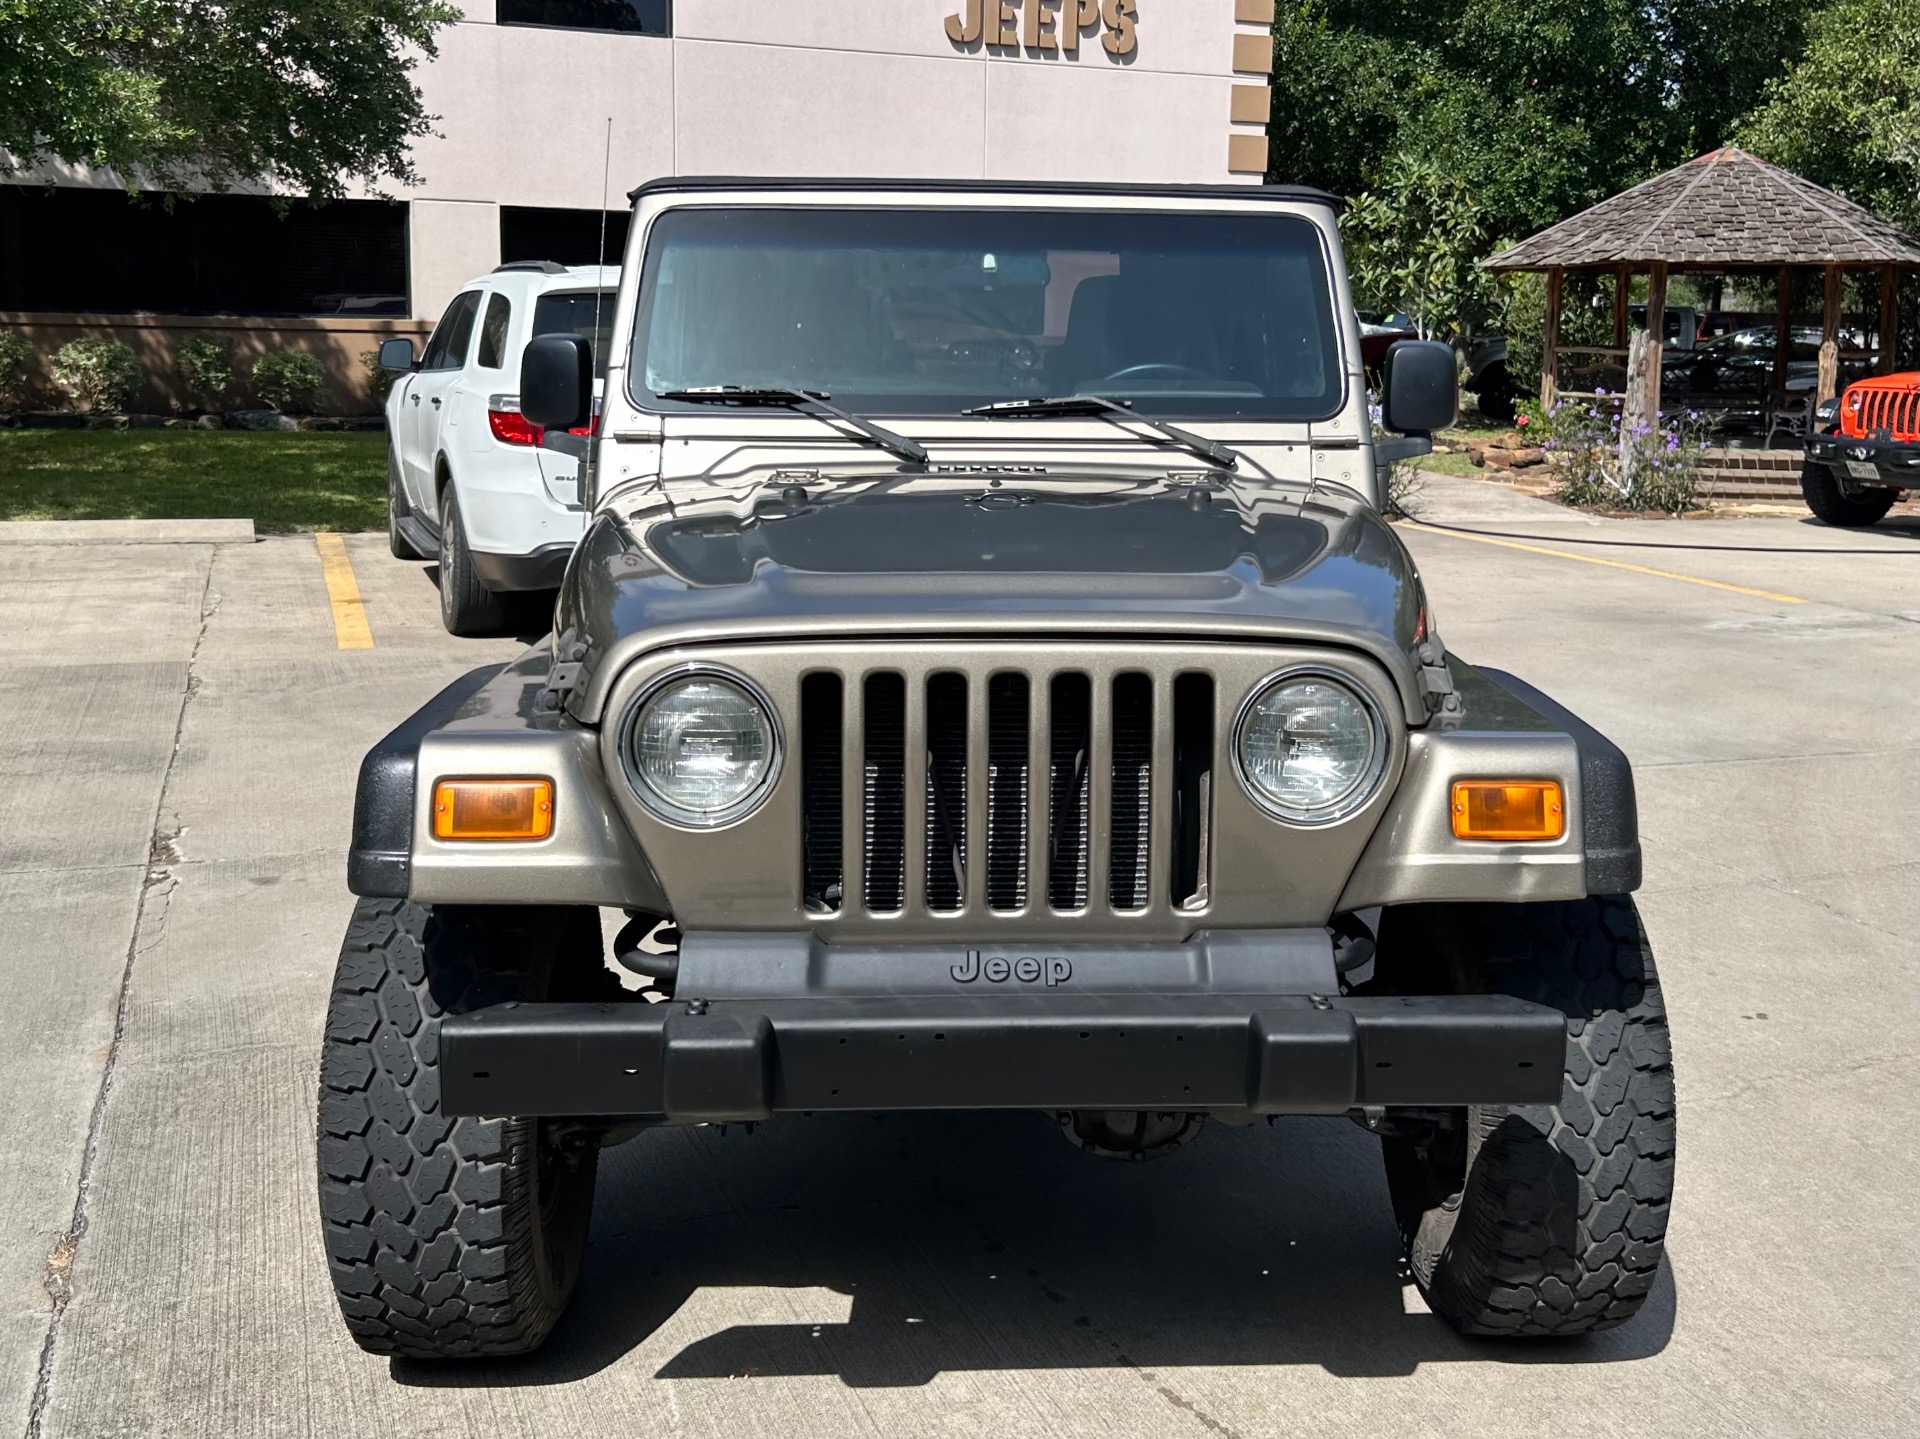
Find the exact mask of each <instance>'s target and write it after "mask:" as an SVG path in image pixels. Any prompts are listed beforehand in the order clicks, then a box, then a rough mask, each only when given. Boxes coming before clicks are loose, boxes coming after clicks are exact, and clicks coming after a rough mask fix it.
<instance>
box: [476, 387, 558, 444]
mask: <svg viewBox="0 0 1920 1439" xmlns="http://www.w3.org/2000/svg"><path fill="white" fill-rule="evenodd" d="M487 428H488V429H490V430H492V431H493V437H494V438H495V439H496V440H498V441H499V442H500V443H501V444H503V445H537V444H539V443H540V437H541V435H542V434H543V433H544V432H543V431H542V430H541V428H540V427H539V426H538V425H536V424H533V423H532V422H531V421H529V420H528V419H527V417H526V416H525V415H523V414H521V413H520V397H519V396H518V395H489V396H487Z"/></svg>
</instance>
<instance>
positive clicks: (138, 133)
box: [0, 0, 457, 199]
mask: <svg viewBox="0 0 1920 1439" xmlns="http://www.w3.org/2000/svg"><path fill="white" fill-rule="evenodd" d="M456 13H457V12H456V11H455V10H454V9H452V8H451V7H450V6H448V5H446V4H443V3H441V0H302V3H300V4H297V5H296V4H269V3H264V0H224V3H221V4H209V3H201V0H0V152H3V153H0V170H4V169H6V168H8V164H9V162H8V156H9V155H10V156H11V165H12V167H16V168H17V167H24V166H31V165H33V164H36V163H40V162H45V161H48V160H58V161H64V162H66V163H67V164H71V165H87V166H91V167H94V168H96V169H105V170H112V171H115V172H117V173H119V174H120V175H121V176H122V177H123V178H125V179H126V180H127V182H128V183H129V184H130V185H131V184H134V183H136V180H137V179H142V178H143V179H144V180H145V181H146V182H148V183H151V184H157V185H160V186H170V187H174V188H180V187H184V186H191V187H194V188H201V187H205V186H212V187H213V188H215V189H225V188H228V187H229V186H232V185H234V184H238V183H243V182H250V181H265V182H267V183H270V184H273V185H275V186H277V187H279V188H282V189H286V190H291V191H295V192H298V193H303V194H307V195H312V196H314V197H316V198H322V199H325V198H332V197H336V196H338V195H340V194H341V193H343V191H344V189H345V185H346V182H347V181H348V180H349V179H360V180H364V181H367V182H369V183H376V184H377V183H379V182H380V181H382V180H384V179H394V180H399V181H402V182H409V181H411V180H412V179H413V168H412V163H411V160H410V158H409V150H410V147H411V144H412V142H413V141H414V140H416V139H418V138H419V137H420V136H422V135H425V134H426V133H428V130H429V125H430V117H429V116H427V115H426V114H425V113H424V111H423V109H422V107H421V101H420V92H419V90H418V89H417V88H416V86H415V85H414V83H413V70H414V68H415V66H416V65H418V64H419V62H420V60H421V59H423V58H431V57H432V56H433V55H434V54H435V53H436V52H435V49H434V33H435V31H436V30H438V29H439V28H440V27H441V26H442V25H445V24H448V23H450V22H451V21H452V20H453V19H454V18H455V16H456Z"/></svg>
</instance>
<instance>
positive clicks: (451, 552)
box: [380, 260, 620, 635]
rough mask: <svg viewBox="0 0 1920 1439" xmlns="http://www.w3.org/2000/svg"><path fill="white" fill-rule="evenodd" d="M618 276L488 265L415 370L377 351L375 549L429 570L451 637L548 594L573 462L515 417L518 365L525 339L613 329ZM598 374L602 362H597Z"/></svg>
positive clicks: (403, 358) (407, 350)
mask: <svg viewBox="0 0 1920 1439" xmlns="http://www.w3.org/2000/svg"><path fill="white" fill-rule="evenodd" d="M619 284H620V272H619V270H618V269H616V268H614V267H611V266H600V265H587V266H580V267H577V268H574V269H568V268H567V267H565V266H563V265H556V264H554V263H553V262H552V261H548V260H522V261H516V262H515V263H513V264H510V265H502V266H501V267H500V268H499V269H497V270H495V271H494V272H493V273H492V274H491V275H487V276H484V277H483V278H481V279H478V280H475V281H474V282H473V283H471V284H469V285H468V286H466V287H465V288H464V289H462V290H461V291H460V293H459V294H458V295H456V296H454V298H453V303H452V304H450V305H448V306H447V311H446V313H445V314H444V315H442V316H441V317H440V323H439V324H438V325H436V326H434V329H433V336H432V338H431V339H429V340H428V341H427V349H426V353H425V354H424V355H422V356H421V357H420V358H419V359H418V360H416V359H415V358H414V355H413V344H412V342H411V341H408V340H388V341H387V342H386V343H385V344H383V345H382V346H381V347H380V363H381V364H382V365H383V366H385V367H386V368H388V369H391V370H396V371H399V372H400V378H398V379H396V380H395V381H394V384H393V389H392V391H391V393H390V394H389V395H388V396H387V434H388V446H387V538H388V541H389V543H390V544H391V545H392V547H393V552H394V554H395V555H397V556H399V557H400V558H401V559H438V560H439V561H440V617H441V619H442V620H443V621H444V622H445V624H446V627H447V629H448V630H449V631H450V632H452V633H453V634H456V635H473V634H487V633H491V632H494V631H496V630H498V629H499V628H500V627H501V625H502V624H504V623H505V621H506V619H507V611H506V605H505V602H504V601H503V600H502V595H503V594H504V593H505V592H507V591H510V590H550V589H554V588H556V587H557V586H558V585H559V583H560V576H561V575H562V574H563V573H564V572H565V571H566V568H567V558H568V556H569V555H571V554H572V553H573V547H574V545H575V543H576V542H578V540H579V538H580V534H581V530H582V529H583V528H584V526H585V522H586V511H585V510H584V509H583V508H582V507H581V503H580V481H579V464H578V461H577V460H575V459H574V458H573V457H571V456H569V455H564V454H561V453H558V452H557V451H554V450H548V449H543V448H542V447H541V444H540V440H541V432H540V428H539V426H537V425H533V424H529V423H528V422H527V420H526V419H525V417H524V416H522V415H521V413H520V395H519V389H520V352H521V351H522V350H523V349H525V348H526V345H527V341H529V340H531V339H532V338H533V337H534V336H535V335H550V334H567V333H570V334H579V335H583V336H585V337H586V338H587V340H588V341H589V343H591V344H593V348H594V351H595V353H596V354H597V355H599V354H604V350H605V347H604V345H602V344H600V343H599V338H600V337H599V336H597V335H596V334H595V332H594V326H595V323H596V321H597V322H598V324H599V325H600V326H601V327H602V330H603V332H604V328H605V327H606V326H609V325H611V324H612V323H613V302H614V292H615V291H616V290H617V289H618V288H619ZM599 363H600V364H603V365H604V363H605V361H604V359H602V360H601V361H599Z"/></svg>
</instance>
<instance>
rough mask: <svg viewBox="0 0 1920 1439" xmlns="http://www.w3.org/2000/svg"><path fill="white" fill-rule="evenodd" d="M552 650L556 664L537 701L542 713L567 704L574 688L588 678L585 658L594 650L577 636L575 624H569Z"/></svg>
mask: <svg viewBox="0 0 1920 1439" xmlns="http://www.w3.org/2000/svg"><path fill="white" fill-rule="evenodd" d="M553 653H554V656H555V658H554V663H553V667H552V668H551V669H549V670H548V671H547V682H546V683H545V684H544V685H542V686H541V687H540V694H539V696H538V697H537V698H536V699H535V701H534V708H535V709H538V710H539V711H541V712H542V713H543V714H552V713H554V712H555V711H557V710H559V709H562V708H564V707H565V705H566V702H567V700H568V699H569V697H571V696H572V694H573V692H574V690H575V689H576V688H578V687H579V685H580V682H581V681H582V680H584V679H585V678H586V677H587V673H588V670H587V664H586V661H587V659H588V658H589V657H590V656H591V655H592V653H593V649H592V646H590V645H589V644H587V643H586V641H584V640H580V639H576V638H575V637H574V630H573V627H572V626H571V625H569V626H568V627H567V628H566V629H564V630H562V631H561V632H560V638H559V639H558V640H556V641H555V642H554V646H553Z"/></svg>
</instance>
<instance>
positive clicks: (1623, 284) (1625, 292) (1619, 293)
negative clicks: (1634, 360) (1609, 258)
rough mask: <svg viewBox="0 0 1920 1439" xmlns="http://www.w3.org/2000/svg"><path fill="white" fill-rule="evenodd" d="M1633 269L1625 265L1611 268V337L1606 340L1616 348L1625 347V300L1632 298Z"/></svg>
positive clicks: (1621, 348)
mask: <svg viewBox="0 0 1920 1439" xmlns="http://www.w3.org/2000/svg"><path fill="white" fill-rule="evenodd" d="M1632 285H1633V271H1631V270H1629V269H1628V268H1627V267H1626V266H1625V265H1616V266H1614V270H1613V338H1612V339H1611V340H1609V341H1607V343H1608V344H1610V345H1612V346H1613V348H1614V349H1616V350H1624V349H1626V347H1627V301H1628V300H1629V299H1630V298H1632V294H1633V290H1632Z"/></svg>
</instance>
